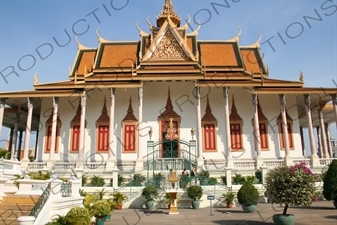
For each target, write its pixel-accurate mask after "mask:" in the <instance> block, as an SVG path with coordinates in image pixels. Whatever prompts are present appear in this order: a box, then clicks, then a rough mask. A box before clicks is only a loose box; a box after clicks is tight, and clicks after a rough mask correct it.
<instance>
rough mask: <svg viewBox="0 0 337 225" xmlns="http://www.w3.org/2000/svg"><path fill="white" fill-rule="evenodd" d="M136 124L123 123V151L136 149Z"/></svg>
mask: <svg viewBox="0 0 337 225" xmlns="http://www.w3.org/2000/svg"><path fill="white" fill-rule="evenodd" d="M135 142H136V126H135V125H124V143H123V147H124V151H135V150H136V143H135Z"/></svg>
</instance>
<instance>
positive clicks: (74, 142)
mask: <svg viewBox="0 0 337 225" xmlns="http://www.w3.org/2000/svg"><path fill="white" fill-rule="evenodd" d="M72 134H73V135H72V138H71V151H73V152H75V151H76V152H77V151H78V150H79V143H80V126H73V129H72Z"/></svg>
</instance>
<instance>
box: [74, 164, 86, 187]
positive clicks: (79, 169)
mask: <svg viewBox="0 0 337 225" xmlns="http://www.w3.org/2000/svg"><path fill="white" fill-rule="evenodd" d="M75 171H76V176H77V178H78V180H79V181H80V187H82V186H83V184H82V177H83V176H85V175H84V174H83V171H84V169H82V168H76V169H75Z"/></svg>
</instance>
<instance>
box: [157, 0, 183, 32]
mask: <svg viewBox="0 0 337 225" xmlns="http://www.w3.org/2000/svg"><path fill="white" fill-rule="evenodd" d="M168 18H170V19H171V21H172V22H173V23H174V24H175V25H176V26H177V27H180V18H179V16H177V14H176V13H175V11H174V9H173V4H172V0H165V3H164V9H163V10H162V11H161V14H160V15H158V16H157V27H161V26H162V25H163V24H164V22H165V21H166V19H168Z"/></svg>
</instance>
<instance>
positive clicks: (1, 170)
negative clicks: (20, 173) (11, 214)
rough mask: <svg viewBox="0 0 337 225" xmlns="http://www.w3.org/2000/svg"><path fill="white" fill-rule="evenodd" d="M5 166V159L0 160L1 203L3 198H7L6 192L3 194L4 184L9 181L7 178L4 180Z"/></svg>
mask: <svg viewBox="0 0 337 225" xmlns="http://www.w3.org/2000/svg"><path fill="white" fill-rule="evenodd" d="M4 171H5V170H4V166H3V158H1V159H0V202H1V201H2V197H3V196H7V195H6V194H5V193H4V192H3V187H4V184H5V183H6V181H7V178H3V175H4Z"/></svg>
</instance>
